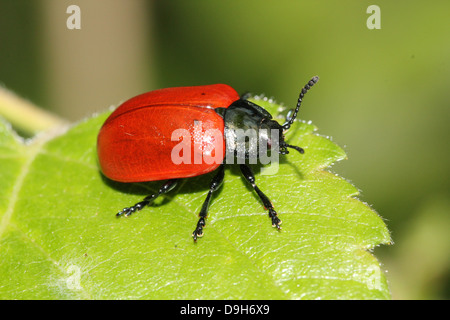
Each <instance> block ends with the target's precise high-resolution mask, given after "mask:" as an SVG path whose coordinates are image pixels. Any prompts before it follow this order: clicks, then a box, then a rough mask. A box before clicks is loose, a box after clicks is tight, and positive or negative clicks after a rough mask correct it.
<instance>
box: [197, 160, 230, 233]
mask: <svg viewBox="0 0 450 320" xmlns="http://www.w3.org/2000/svg"><path fill="white" fill-rule="evenodd" d="M224 169H225V168H224V165H223V164H221V165H220V167H219V170H218V172H217V174H216V175H215V176H214V178H213V179H212V180H211V185H210V186H209V192H208V195H207V196H206V199H205V201H204V202H203V206H202V210H201V211H200V214H199V216H200V219H199V220H198V223H197V227H196V228H195V230H194V232H193V233H192V237H193V238H194V241H197V238H198V237H201V236H203V227H204V226H205V224H206V222H205V219H206V216H207V215H208V207H209V202H210V201H211V196H212V194H213V192H214V191H217V189H219V188H220V186H221V185H222V182H223V178H224V176H225V170H224Z"/></svg>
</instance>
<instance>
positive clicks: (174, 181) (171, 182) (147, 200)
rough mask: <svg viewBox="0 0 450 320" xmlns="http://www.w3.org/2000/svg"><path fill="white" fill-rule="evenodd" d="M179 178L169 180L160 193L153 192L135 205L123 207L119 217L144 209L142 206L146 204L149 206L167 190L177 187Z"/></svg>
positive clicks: (118, 214) (160, 189)
mask: <svg viewBox="0 0 450 320" xmlns="http://www.w3.org/2000/svg"><path fill="white" fill-rule="evenodd" d="M177 183H178V180H177V179H172V180H168V181H167V182H165V183H164V184H163V185H162V186H161V187H160V188H159V191H158V193H155V194H151V195H149V196H147V197H145V198H144V200H142V201H141V202H138V203H136V204H135V205H134V206H132V207H127V208H123V209H122V210H121V211H119V212H118V213H117V214H116V216H117V217H121V216H123V215H124V216H125V217H128V216H129V215H131V214H132V213H134V212H136V211H139V210H142V208H144V207H145V206H148V205H149V204H151V203H152V202H153V201H154V200H155V199H156V198H158V197H159V196H160V195H162V194H165V193H167V192H169V191H170V190H172V189H173V188H175V186H176V185H177Z"/></svg>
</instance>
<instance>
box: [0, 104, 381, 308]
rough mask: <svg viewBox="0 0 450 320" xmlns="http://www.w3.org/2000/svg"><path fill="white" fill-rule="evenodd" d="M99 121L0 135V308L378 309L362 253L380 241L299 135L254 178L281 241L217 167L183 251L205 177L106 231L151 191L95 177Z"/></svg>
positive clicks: (317, 149) (369, 214) (235, 180)
mask: <svg viewBox="0 0 450 320" xmlns="http://www.w3.org/2000/svg"><path fill="white" fill-rule="evenodd" d="M258 104H260V105H262V106H263V107H265V108H267V109H268V110H270V111H274V110H277V108H278V106H277V105H274V104H272V103H269V102H267V101H258ZM109 113H110V112H106V113H103V114H100V115H98V116H95V117H93V118H90V119H88V120H86V121H84V122H82V123H79V124H77V125H74V126H73V127H71V128H70V129H68V130H67V131H66V132H64V133H59V134H54V135H48V134H47V135H40V136H38V137H36V138H35V139H33V141H32V142H29V143H25V142H24V141H22V140H21V139H20V138H18V137H17V136H16V135H15V134H14V132H12V130H11V129H10V128H9V126H8V125H7V124H6V123H5V122H4V121H1V122H0V152H1V153H0V187H1V189H2V193H1V195H0V274H1V275H2V277H1V278H0V298H1V299H352V298H354V299H386V298H387V299H389V298H390V292H389V289H388V286H387V282H386V279H385V276H384V274H383V271H382V270H381V269H380V264H379V262H378V261H377V260H376V259H375V257H374V256H373V255H372V254H371V253H370V250H371V249H373V248H374V247H375V246H377V245H380V244H387V243H389V242H390V235H389V232H388V230H387V227H386V225H385V224H384V222H383V221H382V219H381V218H380V217H379V216H378V214H377V213H376V212H374V211H373V210H372V209H371V208H370V207H369V206H368V205H366V204H364V203H362V202H361V201H360V200H358V199H357V198H356V196H357V195H358V190H357V189H356V188H355V187H354V186H352V185H351V184H350V183H349V182H347V181H346V180H344V179H343V178H341V177H339V176H337V175H335V174H332V173H330V172H328V171H326V169H327V168H328V167H329V166H331V165H332V164H333V163H334V162H336V161H339V160H342V159H344V158H345V157H346V155H345V153H344V151H343V150H342V149H341V148H339V147H338V146H337V145H336V144H334V143H333V142H331V141H330V140H329V139H327V138H325V137H322V136H319V135H317V134H316V133H315V130H316V128H315V127H314V126H313V125H312V124H309V123H304V122H295V123H294V125H293V126H292V128H291V129H290V130H289V132H288V134H287V141H288V143H290V144H293V145H299V146H302V147H303V148H304V149H305V154H303V155H301V154H299V153H297V152H295V151H291V153H290V154H288V155H286V156H284V157H282V158H281V159H280V164H279V168H278V173H277V174H276V175H265V174H261V173H260V172H259V170H258V169H259V168H258V167H256V169H255V173H256V182H257V185H258V186H259V188H260V189H261V190H263V191H264V192H265V193H266V195H267V196H269V198H270V199H271V201H272V203H273V204H274V206H275V208H276V210H277V212H278V214H279V217H280V218H281V220H282V221H283V224H282V226H283V229H282V230H281V231H277V230H276V229H275V228H273V227H272V226H271V223H270V219H269V218H268V215H267V212H266V211H265V210H264V208H263V206H262V204H261V202H260V200H259V198H258V197H257V196H256V194H255V193H254V191H253V189H252V188H251V186H250V185H249V184H248V183H247V182H246V181H245V180H244V179H243V178H242V177H241V176H240V174H239V170H238V168H236V167H233V166H228V167H227V169H226V173H225V182H224V184H223V186H222V187H221V189H220V190H219V191H218V192H216V194H215V195H214V196H213V200H212V202H211V206H210V210H209V216H208V219H207V225H206V227H205V229H204V232H205V235H204V237H202V238H201V239H199V240H198V242H197V243H194V242H193V240H192V238H191V233H192V231H193V230H194V228H195V225H196V223H197V220H198V212H199V211H200V208H201V206H202V203H203V201H204V199H205V197H206V194H207V192H208V187H209V182H210V180H211V178H212V176H213V174H214V173H211V174H207V175H204V176H199V177H196V178H191V179H186V180H183V182H182V183H181V185H179V186H178V187H177V188H176V189H175V190H173V191H172V192H170V193H169V194H167V195H165V196H163V197H160V198H159V199H157V200H158V201H156V203H155V204H154V205H153V206H151V207H147V208H145V209H143V210H142V211H140V212H138V213H135V214H133V215H132V216H130V217H128V218H120V219H117V218H116V217H115V213H116V212H118V210H120V209H122V208H123V207H126V206H130V205H133V204H134V203H136V202H138V201H141V200H142V198H143V197H145V196H146V195H148V194H150V193H154V192H156V191H157V190H158V188H159V186H160V184H161V182H159V183H158V182H149V183H140V184H122V183H117V182H112V181H109V180H108V179H106V178H104V177H103V176H102V174H101V173H100V171H99V167H98V164H97V158H96V138H97V134H98V131H99V129H100V127H101V125H102V123H103V122H104V120H105V119H106V117H107V116H108V114H109Z"/></svg>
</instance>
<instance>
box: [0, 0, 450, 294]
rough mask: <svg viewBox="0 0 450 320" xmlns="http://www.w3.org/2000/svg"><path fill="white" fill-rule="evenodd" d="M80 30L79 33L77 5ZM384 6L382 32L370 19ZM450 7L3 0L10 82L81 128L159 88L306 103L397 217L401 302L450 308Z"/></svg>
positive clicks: (383, 211)
mask: <svg viewBox="0 0 450 320" xmlns="http://www.w3.org/2000/svg"><path fill="white" fill-rule="evenodd" d="M71 4H76V5H78V6H79V7H80V9H81V29H79V30H70V29H68V28H67V26H66V22H67V19H68V18H69V17H70V15H71V14H70V13H66V10H67V8H68V6H69V5H71ZM372 4H375V5H378V6H379V7H380V10H381V11H380V12H381V15H380V17H381V29H374V30H370V29H368V27H367V23H366V21H367V19H368V18H369V17H370V15H371V14H368V13H366V10H367V7H368V6H369V5H372ZM449 14H450V1H448V0H446V1H429V2H427V3H425V2H423V1H420V2H419V1H395V3H394V1H381V0H377V1H356V0H353V1H349V0H341V1H330V0H328V1H300V0H298V1H294V0H278V1H276V2H275V1H262V0H259V1H256V0H251V1H250V0H247V1H239V0H228V1H210V0H209V1H208V0H191V1H183V0H178V1H174V0H172V1H144V0H133V1H126V0H103V1H90V0H71V1H66V0H34V1H29V0H0V84H1V85H2V86H4V87H6V88H8V89H10V90H12V91H14V92H16V93H17V94H18V95H19V96H22V97H25V98H26V99H28V100H30V101H32V102H34V103H35V104H37V105H39V106H40V107H42V108H46V109H48V110H50V111H51V112H53V113H55V114H58V115H59V116H61V117H63V118H66V119H68V120H70V121H78V120H80V119H83V118H84V117H87V116H89V115H91V114H92V113H94V112H99V111H103V110H105V109H107V108H108V107H109V106H111V105H117V104H118V103H120V102H121V101H123V100H126V99H128V98H130V97H131V96H134V95H136V94H139V93H142V92H146V91H150V90H153V89H156V88H162V87H170V86H182V85H199V84H211V83H227V84H230V85H232V86H233V87H234V88H236V89H237V91H238V92H245V91H251V92H253V93H257V94H260V93H264V94H266V95H268V96H270V97H275V99H276V100H277V101H279V102H283V103H284V104H285V105H287V106H294V105H295V102H296V99H297V96H298V93H299V89H300V88H301V87H302V86H303V85H304V84H305V83H306V82H307V81H308V80H309V79H310V78H311V77H312V76H314V75H319V76H320V79H321V80H320V82H319V84H318V85H317V86H316V87H315V88H314V89H313V91H312V92H311V93H310V94H309V95H308V96H307V99H306V100H305V103H304V104H303V107H302V110H301V113H300V117H301V118H302V119H305V120H312V121H313V123H314V124H315V125H316V126H318V127H319V133H320V134H322V135H326V136H331V137H332V139H333V141H335V142H336V143H338V144H339V145H340V146H342V147H343V148H344V149H345V150H346V152H347V154H348V157H349V159H348V160H346V161H343V162H341V163H338V164H336V165H335V166H333V167H332V171H334V172H336V173H338V174H340V175H342V176H343V177H345V178H347V179H349V180H350V181H351V182H352V183H354V184H355V185H356V186H357V187H358V188H360V189H361V190H362V191H361V193H362V194H361V198H362V199H363V200H364V201H366V202H367V203H369V204H370V205H371V206H372V207H373V208H374V209H375V210H377V211H378V212H379V214H380V215H381V216H382V217H383V218H384V219H385V221H386V223H387V225H388V227H389V228H390V230H391V232H392V238H393V240H394V243H395V245H393V246H389V247H380V248H377V249H376V250H375V254H376V255H377V257H378V258H379V259H380V260H381V262H382V263H383V265H384V268H385V269H386V270H387V277H388V280H389V282H390V286H391V291H392V294H393V297H394V299H448V298H450V272H449V270H450V268H449V267H450V254H449V253H450V235H449V230H450V215H449V214H450V183H449V181H450V179H449V173H450V166H449V164H450V161H449V160H450V148H449V138H450V135H449V132H450V130H449V124H448V123H449V120H450V94H449V89H450V64H449V58H450V41H449V39H450V20H449Z"/></svg>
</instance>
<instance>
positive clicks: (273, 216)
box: [269, 209, 281, 230]
mask: <svg viewBox="0 0 450 320" xmlns="http://www.w3.org/2000/svg"><path fill="white" fill-rule="evenodd" d="M269 217H270V218H271V219H272V227H276V228H277V229H278V230H281V226H280V224H281V220H280V218H278V215H277V212H276V211H275V210H274V209H269Z"/></svg>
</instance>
